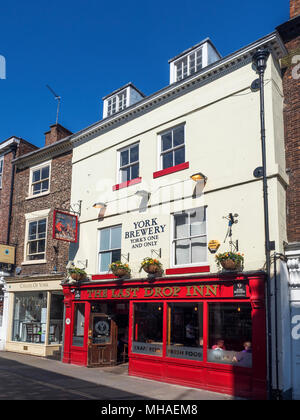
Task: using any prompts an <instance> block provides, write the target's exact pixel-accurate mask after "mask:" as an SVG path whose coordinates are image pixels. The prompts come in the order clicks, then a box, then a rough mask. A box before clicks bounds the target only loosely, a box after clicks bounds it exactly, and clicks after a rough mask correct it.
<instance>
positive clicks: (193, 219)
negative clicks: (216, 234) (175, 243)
mask: <svg viewBox="0 0 300 420" xmlns="http://www.w3.org/2000/svg"><path fill="white" fill-rule="evenodd" d="M190 223H191V236H196V235H205V234H206V222H205V207H199V208H198V209H194V210H191V211H190Z"/></svg>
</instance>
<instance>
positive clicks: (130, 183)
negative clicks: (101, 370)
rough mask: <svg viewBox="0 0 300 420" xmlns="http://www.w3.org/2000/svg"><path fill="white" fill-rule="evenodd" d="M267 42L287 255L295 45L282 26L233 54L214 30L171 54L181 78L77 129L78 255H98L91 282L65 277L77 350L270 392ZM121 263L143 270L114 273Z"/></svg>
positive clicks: (278, 238)
mask: <svg viewBox="0 0 300 420" xmlns="http://www.w3.org/2000/svg"><path fill="white" fill-rule="evenodd" d="M260 47H266V48H268V49H270V51H271V52H272V54H271V56H270V58H269V60H268V65H267V69H266V81H267V82H266V84H265V101H266V125H267V127H266V129H267V151H268V153H267V176H268V186H269V200H270V202H272V205H271V206H270V229H271V232H270V233H271V239H272V240H274V241H275V244H276V250H277V252H278V253H283V251H284V242H285V241H286V240H287V238H286V215H285V211H284V210H283V209H285V192H286V186H287V183H288V177H287V175H286V168H285V154H284V129H283V116H282V109H283V100H282V79H281V71H280V67H279V59H280V58H281V57H283V56H284V55H286V50H285V48H284V45H283V43H282V41H281V39H280V37H279V35H278V34H277V33H276V32H275V33H272V34H270V35H268V36H266V37H264V38H263V39H261V40H258V41H256V42H254V43H253V44H251V45H249V46H247V47H245V48H243V49H241V50H239V51H237V52H235V53H233V54H231V55H229V56H227V57H224V58H222V57H221V56H220V54H219V53H218V52H217V50H216V48H215V47H214V46H213V44H212V43H211V42H210V40H204V41H203V42H202V43H200V44H198V45H196V46H194V47H193V48H191V49H189V50H187V51H185V52H184V53H182V54H179V55H177V56H176V57H175V58H174V59H172V60H170V71H171V75H170V81H171V83H170V85H169V86H167V87H166V88H164V89H162V90H161V91H159V92H157V93H155V94H153V95H151V96H149V97H144V98H140V100H138V101H137V102H135V103H132V104H131V105H130V106H128V107H125V108H122V109H120V108H118V109H117V108H114V110H115V111H114V112H110V114H109V115H108V114H107V116H106V118H104V120H102V121H100V122H98V123H95V124H94V125H92V126H91V127H88V128H87V129H85V130H82V131H81V132H79V133H76V134H74V135H73V136H71V139H70V141H71V143H72V145H73V157H72V191H71V202H78V201H81V202H82V211H81V215H80V218H79V237H80V240H79V243H78V246H76V247H71V250H70V259H71V260H72V261H74V263H75V265H78V264H79V263H80V262H82V261H85V266H86V271H87V274H88V279H89V280H88V281H86V282H84V283H81V284H80V283H75V284H73V283H65V284H64V294H65V307H66V308H65V310H66V318H65V343H64V357H63V360H64V362H66V363H75V364H81V365H85V366H101V365H107V364H113V363H116V362H117V361H118V360H120V359H121V360H122V358H123V359H124V360H127V357H128V358H129V374H132V375H137V376H143V377H148V378H152V379H153V378H154V379H157V380H161V381H168V382H172V383H178V384H187V385H192V386H198V387H203V388H206V389H212V390H217V391H221V392H227V393H232V394H234V395H243V396H248V397H254V398H265V397H266V394H267V358H266V335H267V331H266V322H265V321H266V310H268V308H266V304H265V292H264V290H265V280H266V279H265V271H264V264H265V249H264V243H265V239H264V209H263V199H262V181H261V179H259V178H255V177H254V176H253V171H254V169H255V168H257V167H259V166H260V165H261V144H260V119H259V93H258V92H257V91H256V92H255V91H253V90H252V89H251V85H252V82H253V80H254V79H255V78H256V76H255V73H254V71H253V69H252V56H253V54H254V52H255V51H256V50H257V49H258V48H260ZM119 93H120V91H116V94H119ZM109 97H110V95H108V96H107V97H106V98H105V99H108V98H109ZM118 100H120V98H119V99H118ZM111 104H112V102H111ZM107 109H108V108H107ZM111 110H112V108H110V111H111ZM236 222H238V223H236ZM218 246H219V249H218ZM216 249H218V252H227V251H234V250H235V251H236V252H239V253H240V254H244V265H243V270H242V267H239V268H240V270H238V271H236V272H233V273H232V272H230V271H226V270H225V271H224V270H221V269H220V268H219V266H218V265H217V262H216V259H215V255H216V254H215V253H214V251H215V250H216ZM145 258H149V259H152V260H158V261H159V262H160V264H161V265H162V268H161V271H160V272H159V273H156V276H154V275H151V274H150V275H149V274H147V273H146V272H145V271H144V270H143V269H142V270H141V263H142V262H143V261H144V259H145ZM116 261H121V262H122V263H123V264H124V265H125V268H126V267H127V266H126V264H127V265H128V266H129V267H130V270H131V272H130V277H129V276H127V278H126V277H123V278H118V277H117V276H116V275H114V274H112V272H111V270H110V267H111V266H110V264H111V263H114V262H116ZM154 263H155V264H157V263H156V262H155V261H154ZM277 275H278V276H280V275H281V273H280V272H279V273H277ZM251 349H252V350H251Z"/></svg>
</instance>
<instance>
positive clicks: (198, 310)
mask: <svg viewBox="0 0 300 420" xmlns="http://www.w3.org/2000/svg"><path fill="white" fill-rule="evenodd" d="M167 357H173V358H176V359H188V360H197V361H202V360H203V304H202V303H199V302H191V303H181V302H180V303H179V302H176V303H169V304H168V330H167Z"/></svg>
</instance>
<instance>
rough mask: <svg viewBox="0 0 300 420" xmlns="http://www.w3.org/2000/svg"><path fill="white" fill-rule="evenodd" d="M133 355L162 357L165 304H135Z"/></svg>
mask: <svg viewBox="0 0 300 420" xmlns="http://www.w3.org/2000/svg"><path fill="white" fill-rule="evenodd" d="M132 337H133V339H132V353H138V354H148V355H152V356H162V349H163V343H162V341H163V304H162V303H148V302H146V303H135V304H134V322H133V334H132Z"/></svg>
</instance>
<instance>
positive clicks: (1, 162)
mask: <svg viewBox="0 0 300 420" xmlns="http://www.w3.org/2000/svg"><path fill="white" fill-rule="evenodd" d="M3 168H4V156H0V189H2V185H3V182H2V179H3V171H4V170H3Z"/></svg>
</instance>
